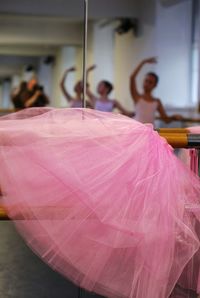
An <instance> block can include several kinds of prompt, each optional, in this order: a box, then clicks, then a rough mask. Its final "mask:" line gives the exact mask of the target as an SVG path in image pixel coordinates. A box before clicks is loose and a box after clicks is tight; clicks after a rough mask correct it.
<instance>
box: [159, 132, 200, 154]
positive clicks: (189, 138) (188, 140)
mask: <svg viewBox="0 0 200 298" xmlns="http://www.w3.org/2000/svg"><path fill="white" fill-rule="evenodd" d="M157 131H158V133H159V135H160V136H161V137H163V138H165V139H166V140H167V142H168V143H169V144H170V145H171V146H172V147H173V148H197V149H198V148H199V149H200V134H192V133H190V132H189V131H188V130H187V129H186V128H159V129H157Z"/></svg>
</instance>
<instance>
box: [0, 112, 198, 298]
mask: <svg viewBox="0 0 200 298" xmlns="http://www.w3.org/2000/svg"><path fill="white" fill-rule="evenodd" d="M0 165H1V170H0V187H1V192H2V196H1V200H0V204H1V205H3V206H4V207H5V208H6V210H7V212H8V215H9V216H10V218H11V219H13V220H14V222H15V224H16V226H17V229H18V231H19V232H20V233H21V234H22V236H23V237H24V239H25V241H26V242H27V244H28V245H29V246H30V247H31V248H32V250H33V251H34V252H35V253H36V254H38V255H39V256H40V257H41V258H42V259H43V260H44V261H45V262H46V263H47V264H48V265H49V266H51V267H52V268H53V269H55V270H57V271H58V272H60V273H61V274H63V275H64V276H66V277H67V278H69V279H71V280H72V281H73V282H74V283H76V284H77V285H79V286H81V287H83V288H85V289H87V290H89V291H94V292H97V293H99V294H101V295H104V296H107V297H111V298H166V297H169V296H170V293H171V292H172V290H173V288H174V286H175V284H176V283H177V281H178V280H179V277H180V276H181V273H182V272H183V269H184V267H185V266H186V265H187V264H188V263H189V262H190V260H191V259H192V258H193V256H194V255H195V254H196V253H197V252H198V250H199V246H200V242H199V235H198V232H197V230H196V228H195V226H196V224H198V222H199V219H200V184H199V178H198V177H197V176H195V175H194V174H193V173H192V172H191V171H190V170H189V169H187V168H186V167H185V166H184V165H183V163H182V162H181V161H179V160H178V159H177V158H176V156H175V155H174V154H173V150H172V148H171V147H170V146H169V145H168V144H167V143H166V142H165V140H164V139H162V138H161V137H159V135H158V134H157V132H155V131H154V130H153V128H152V126H151V125H146V126H145V125H143V124H140V123H138V122H136V121H134V120H132V119H129V118H127V117H124V116H120V115H116V114H111V113H102V112H97V111H92V110H87V109H84V110H83V109H50V108H43V109H39V108H38V109H34V108H33V109H28V110H25V111H22V112H18V113H16V114H12V115H10V116H6V117H2V118H0ZM10 253H12V252H10ZM197 284H198V281H196V286H197Z"/></svg>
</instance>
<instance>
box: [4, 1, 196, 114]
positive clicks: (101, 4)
mask: <svg viewBox="0 0 200 298" xmlns="http://www.w3.org/2000/svg"><path fill="white" fill-rule="evenodd" d="M199 6H200V5H199V0H179V1H178V0H140V1H138V0H123V1H121V0H109V1H105V0H101V1H98V0H91V1H89V44H88V64H89V65H91V64H96V65H97V69H96V70H95V71H94V73H93V75H92V76H91V80H90V83H91V86H92V88H93V89H95V86H96V85H97V83H98V82H99V81H100V80H101V79H107V80H109V81H111V82H113V83H114V86H115V88H114V91H113V94H112V96H113V97H115V98H118V99H119V100H120V101H121V103H122V104H123V105H124V106H126V107H127V108H129V109H134V107H133V102H132V100H131V97H130V92H129V76H130V73H131V72H132V71H133V69H134V67H135V66H136V65H137V64H138V63H139V62H140V60H142V59H144V58H146V57H150V56H157V57H158V64H157V65H156V66H155V67H153V71H156V72H157V73H158V75H159V76H160V83H159V86H158V88H157V89H156V94H155V95H158V96H159V98H161V99H162V102H163V103H164V105H165V106H166V107H168V108H169V109H171V108H179V109H187V110H189V109H196V110H198V104H199V98H200V94H199V93H200V91H199V85H200V84H199V51H200V42H199V36H200V33H199V31H200V30H199V28H200V25H199V14H200V13H199V10H200V9H199ZM0 27H1V31H0V108H2V109H9V108H12V107H13V106H12V102H11V101H10V93H11V91H12V90H13V88H15V87H16V86H17V85H19V82H20V81H21V80H28V79H29V78H30V77H31V76H32V75H33V74H37V77H38V80H39V82H40V84H41V85H43V86H44V88H45V92H46V94H47V95H48V96H49V98H50V105H51V106H55V107H65V106H67V101H66V100H65V99H64V98H63V96H62V94H61V90H60V86H59V82H60V80H61V78H62V75H63V72H64V70H65V69H66V68H67V67H71V66H76V67H77V72H75V73H73V74H72V75H70V77H69V79H68V82H67V84H68V89H69V90H71V91H72V92H73V86H74V83H75V82H76V81H77V80H78V79H80V78H81V75H82V41H83V1H81V0H73V1H71V0H67V1H63V0H57V1H52V0H50V1H49V0H40V1H38V0H36V1H30V0H18V1H12V0H7V1H2V2H1V3H0ZM150 69H151V70H152V65H150ZM147 71H148V67H146V68H145V69H144V73H146V72H147ZM144 73H143V72H141V74H140V75H141V79H142V78H143V74H144Z"/></svg>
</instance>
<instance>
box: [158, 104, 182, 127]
mask: <svg viewBox="0 0 200 298" xmlns="http://www.w3.org/2000/svg"><path fill="white" fill-rule="evenodd" d="M157 110H158V112H159V114H160V117H161V119H162V120H163V121H164V122H166V123H170V122H171V121H175V120H177V121H178V120H181V119H182V118H183V117H182V116H181V115H179V114H175V115H172V116H168V115H167V113H166V111H165V109H164V107H163V104H162V102H161V101H160V100H159V99H158V109H157Z"/></svg>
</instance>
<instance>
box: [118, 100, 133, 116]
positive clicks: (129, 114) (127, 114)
mask: <svg viewBox="0 0 200 298" xmlns="http://www.w3.org/2000/svg"><path fill="white" fill-rule="evenodd" d="M114 107H115V108H117V109H118V110H119V111H120V112H121V113H122V114H123V115H126V116H128V117H133V116H134V112H131V111H128V110H126V109H125V108H124V107H123V106H122V105H121V103H119V102H118V101H117V100H115V101H114Z"/></svg>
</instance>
